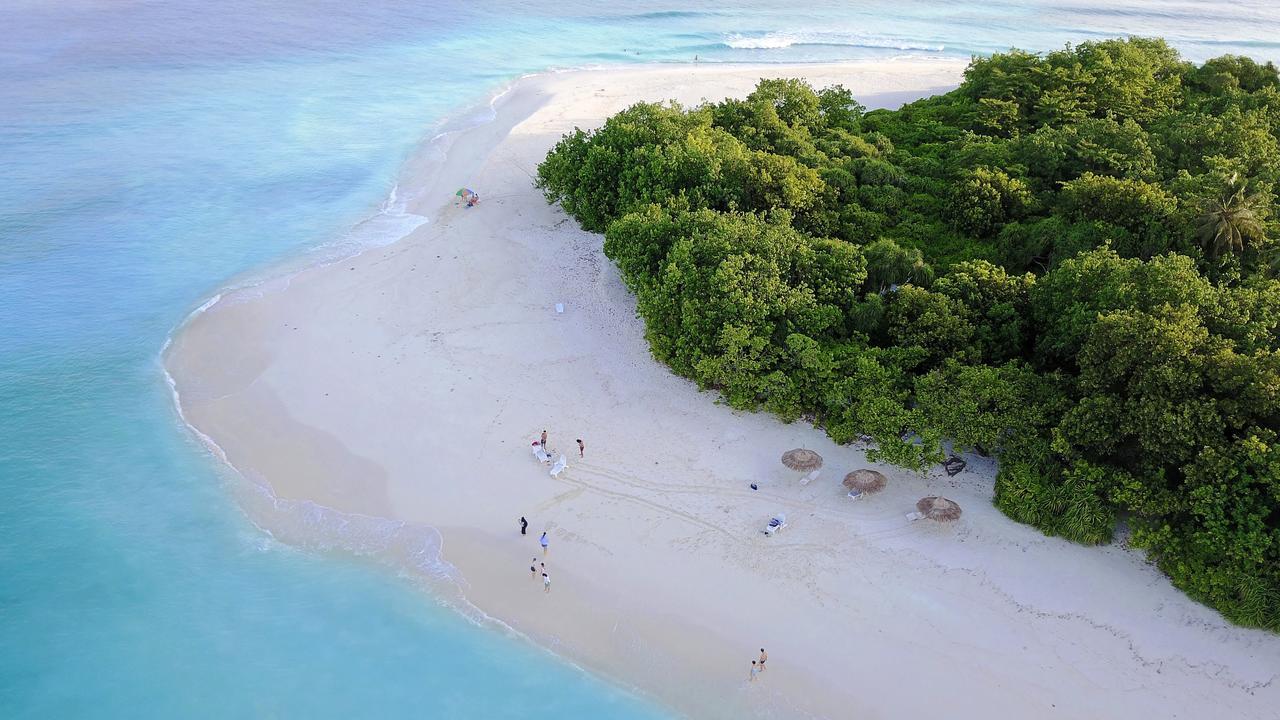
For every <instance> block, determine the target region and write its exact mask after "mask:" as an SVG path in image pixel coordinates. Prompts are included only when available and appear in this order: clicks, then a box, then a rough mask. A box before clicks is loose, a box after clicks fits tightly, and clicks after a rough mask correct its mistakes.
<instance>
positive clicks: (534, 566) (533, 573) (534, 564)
mask: <svg viewBox="0 0 1280 720" xmlns="http://www.w3.org/2000/svg"><path fill="white" fill-rule="evenodd" d="M529 576H530V577H532V578H533V579H534V580H537V579H538V558H534V559H532V560H530V561H529Z"/></svg>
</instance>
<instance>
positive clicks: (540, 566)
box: [520, 515, 551, 592]
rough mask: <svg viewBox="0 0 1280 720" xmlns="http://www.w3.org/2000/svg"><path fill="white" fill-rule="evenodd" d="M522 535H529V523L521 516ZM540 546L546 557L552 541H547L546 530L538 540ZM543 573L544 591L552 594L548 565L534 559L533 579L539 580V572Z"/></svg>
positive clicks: (532, 563)
mask: <svg viewBox="0 0 1280 720" xmlns="http://www.w3.org/2000/svg"><path fill="white" fill-rule="evenodd" d="M520 534H521V535H527V534H529V521H528V520H526V519H525V517H524V516H523V515H521V516H520ZM538 544H539V545H541V546H542V555H543V557H546V554H547V549H548V548H549V547H550V546H551V541H550V540H548V539H547V533H546V531H545V530H544V531H543V532H542V537H540V538H538ZM539 570H541V571H542V591H543V592H551V576H550V575H548V574H547V564H546V563H545V562H538V558H536V557H535V558H534V559H533V560H532V561H530V563H529V572H530V573H532V574H533V578H534V579H535V580H536V579H538V571H539Z"/></svg>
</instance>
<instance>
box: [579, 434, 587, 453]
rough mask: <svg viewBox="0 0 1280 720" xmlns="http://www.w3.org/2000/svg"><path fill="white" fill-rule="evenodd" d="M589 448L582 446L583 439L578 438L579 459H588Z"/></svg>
mask: <svg viewBox="0 0 1280 720" xmlns="http://www.w3.org/2000/svg"><path fill="white" fill-rule="evenodd" d="M586 454H587V446H586V445H584V444H582V438H578V457H586Z"/></svg>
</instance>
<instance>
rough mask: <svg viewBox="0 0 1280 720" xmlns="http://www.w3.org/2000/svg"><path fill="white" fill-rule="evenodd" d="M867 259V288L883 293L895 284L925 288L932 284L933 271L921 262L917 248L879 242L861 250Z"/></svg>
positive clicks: (882, 240)
mask: <svg viewBox="0 0 1280 720" xmlns="http://www.w3.org/2000/svg"><path fill="white" fill-rule="evenodd" d="M862 252H863V254H864V256H865V257H866V258H867V279H866V288H867V291H868V292H878V293H883V292H885V291H887V290H889V289H890V288H892V287H893V286H894V285H897V284H898V283H904V282H910V283H914V284H916V285H918V286H920V287H927V286H929V285H930V284H931V283H932V282H933V268H932V267H931V266H930V265H929V263H927V262H925V261H924V255H923V253H921V252H920V249H919V248H904V247H902V246H901V245H899V244H898V243H896V242H894V241H892V240H890V239H888V238H881V239H879V240H876V241H875V242H873V243H871V244H869V245H867V246H865V247H864V248H863V251H862Z"/></svg>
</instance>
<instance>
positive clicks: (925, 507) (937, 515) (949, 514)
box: [916, 495, 960, 522]
mask: <svg viewBox="0 0 1280 720" xmlns="http://www.w3.org/2000/svg"><path fill="white" fill-rule="evenodd" d="M916 509H917V510H919V511H920V512H921V513H922V514H923V515H924V516H925V517H927V518H929V519H930V520H938V521H940V522H947V521H950V520H956V519H958V518H959V517H960V506H959V505H957V504H956V503H955V501H953V500H948V499H946V498H944V497H938V496H937V495H930V496H929V497H926V498H920V502H918V503H916Z"/></svg>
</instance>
